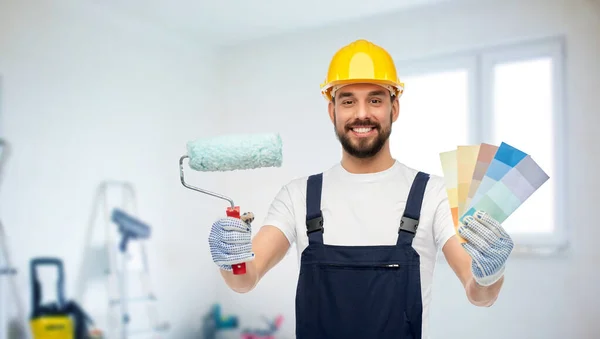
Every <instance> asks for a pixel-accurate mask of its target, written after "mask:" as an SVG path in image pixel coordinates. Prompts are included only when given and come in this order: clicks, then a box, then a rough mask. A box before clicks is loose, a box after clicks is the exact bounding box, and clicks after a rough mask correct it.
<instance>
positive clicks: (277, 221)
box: [263, 185, 296, 245]
mask: <svg viewBox="0 0 600 339" xmlns="http://www.w3.org/2000/svg"><path fill="white" fill-rule="evenodd" d="M263 224H264V225H270V226H275V227H277V228H278V229H279V230H281V232H283V234H284V235H285V237H286V238H287V239H288V241H289V242H290V245H292V244H293V243H294V242H295V241H296V218H295V215H294V205H293V200H292V196H291V194H290V190H289V187H288V186H287V185H286V186H283V187H282V188H281V189H280V190H279V192H278V193H277V195H276V196H275V198H274V199H273V202H272V203H271V206H270V207H269V210H268V212H267V216H266V217H265V220H264V223H263Z"/></svg>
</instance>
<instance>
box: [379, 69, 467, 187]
mask: <svg viewBox="0 0 600 339" xmlns="http://www.w3.org/2000/svg"><path fill="white" fill-rule="evenodd" d="M468 75H469V73H468V70H466V69H456V70H449V71H445V72H439V73H428V74H423V75H417V76H407V77H405V78H403V80H402V81H404V83H405V84H408V88H407V89H406V91H409V93H410V95H407V96H405V97H402V100H401V101H400V106H401V108H400V116H399V118H398V120H397V121H396V123H395V124H394V126H393V127H392V131H393V133H392V135H391V137H390V148H391V151H392V155H393V156H394V157H395V158H396V159H400V160H402V162H404V163H406V164H407V165H409V166H411V167H413V168H417V169H419V170H423V171H426V172H428V173H431V174H435V175H440V176H441V175H442V170H441V167H440V160H439V157H437V154H439V153H441V152H444V151H447V150H448V148H449V145H461V144H466V143H468V141H469V140H468V130H469V116H468V115H469V109H468V106H469V81H468ZM450 88H452V90H449V89H450ZM433 98H435V100H432V99H433ZM414 126H426V128H424V129H420V128H414ZM451 147H452V146H450V148H451ZM425 155H427V156H425Z"/></svg>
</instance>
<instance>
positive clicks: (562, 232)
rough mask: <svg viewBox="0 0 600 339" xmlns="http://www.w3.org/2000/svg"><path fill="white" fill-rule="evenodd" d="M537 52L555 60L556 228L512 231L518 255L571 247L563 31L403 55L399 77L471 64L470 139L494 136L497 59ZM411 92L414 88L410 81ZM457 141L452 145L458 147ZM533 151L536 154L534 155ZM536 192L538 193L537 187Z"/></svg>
mask: <svg viewBox="0 0 600 339" xmlns="http://www.w3.org/2000/svg"><path fill="white" fill-rule="evenodd" d="M538 57H549V58H551V59H552V64H553V73H552V79H553V87H552V91H553V105H552V107H553V127H554V130H553V134H554V141H555V142H554V145H553V149H552V152H553V158H554V162H553V164H552V165H553V171H552V172H553V175H552V178H551V180H553V183H554V189H555V190H554V199H553V210H554V212H553V214H554V215H553V217H552V220H553V222H554V230H553V231H552V232H549V233H541V234H540V233H536V232H533V233H528V232H518V233H514V234H511V237H512V238H513V239H514V241H515V249H514V251H513V252H514V253H515V254H517V255H536V256H539V255H552V254H557V253H560V252H564V251H565V250H566V248H568V243H569V240H568V235H569V229H568V223H567V222H566V215H565V212H564V211H568V210H569V208H570V206H568V205H569V202H568V199H566V197H567V194H566V193H567V187H568V182H567V181H568V166H567V163H568V162H567V158H566V155H567V154H566V145H565V142H566V140H567V128H568V126H567V125H566V118H565V112H566V86H565V79H566V75H565V74H566V71H565V68H566V44H565V40H564V37H562V36H557V37H548V38H542V39H533V40H527V41H521V42H518V43H508V44H502V45H496V46H488V47H482V48H478V49H472V50H467V51H461V52H456V53H452V54H446V55H436V56H430V57H426V58H420V59H412V60H398V61H396V62H397V64H398V65H401V67H399V74H400V79H401V80H402V78H403V77H407V76H419V75H425V74H428V73H438V72H445V71H452V70H456V69H460V70H466V71H467V72H468V74H469V77H468V78H469V88H468V95H469V109H470V112H469V121H470V122H469V129H470V131H471V133H470V135H469V136H468V140H469V143H470V144H478V143H481V142H490V140H493V139H494V135H493V131H494V128H493V126H492V123H491V121H493V110H494V107H493V91H494V82H493V72H494V66H495V64H496V63H503V62H518V61H527V60H531V59H534V58H538ZM406 92H407V93H410V84H407V88H406ZM455 146H457V145H451V147H455ZM532 156H534V155H532ZM534 194H535V193H534Z"/></svg>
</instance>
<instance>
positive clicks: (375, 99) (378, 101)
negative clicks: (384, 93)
mask: <svg viewBox="0 0 600 339" xmlns="http://www.w3.org/2000/svg"><path fill="white" fill-rule="evenodd" d="M371 103H373V104H380V103H381V99H378V98H373V99H371Z"/></svg>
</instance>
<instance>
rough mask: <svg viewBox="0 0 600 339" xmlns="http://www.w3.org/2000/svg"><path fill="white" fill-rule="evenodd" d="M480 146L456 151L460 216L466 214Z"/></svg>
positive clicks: (466, 147) (460, 147)
mask: <svg viewBox="0 0 600 339" xmlns="http://www.w3.org/2000/svg"><path fill="white" fill-rule="evenodd" d="M478 155H479V145H474V146H458V147H457V149H456V163H457V168H458V173H457V176H458V215H462V214H463V213H465V211H466V208H467V205H466V203H467V197H468V196H469V187H470V186H471V181H472V179H473V172H474V171H475V165H476V164H477V156H478Z"/></svg>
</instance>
